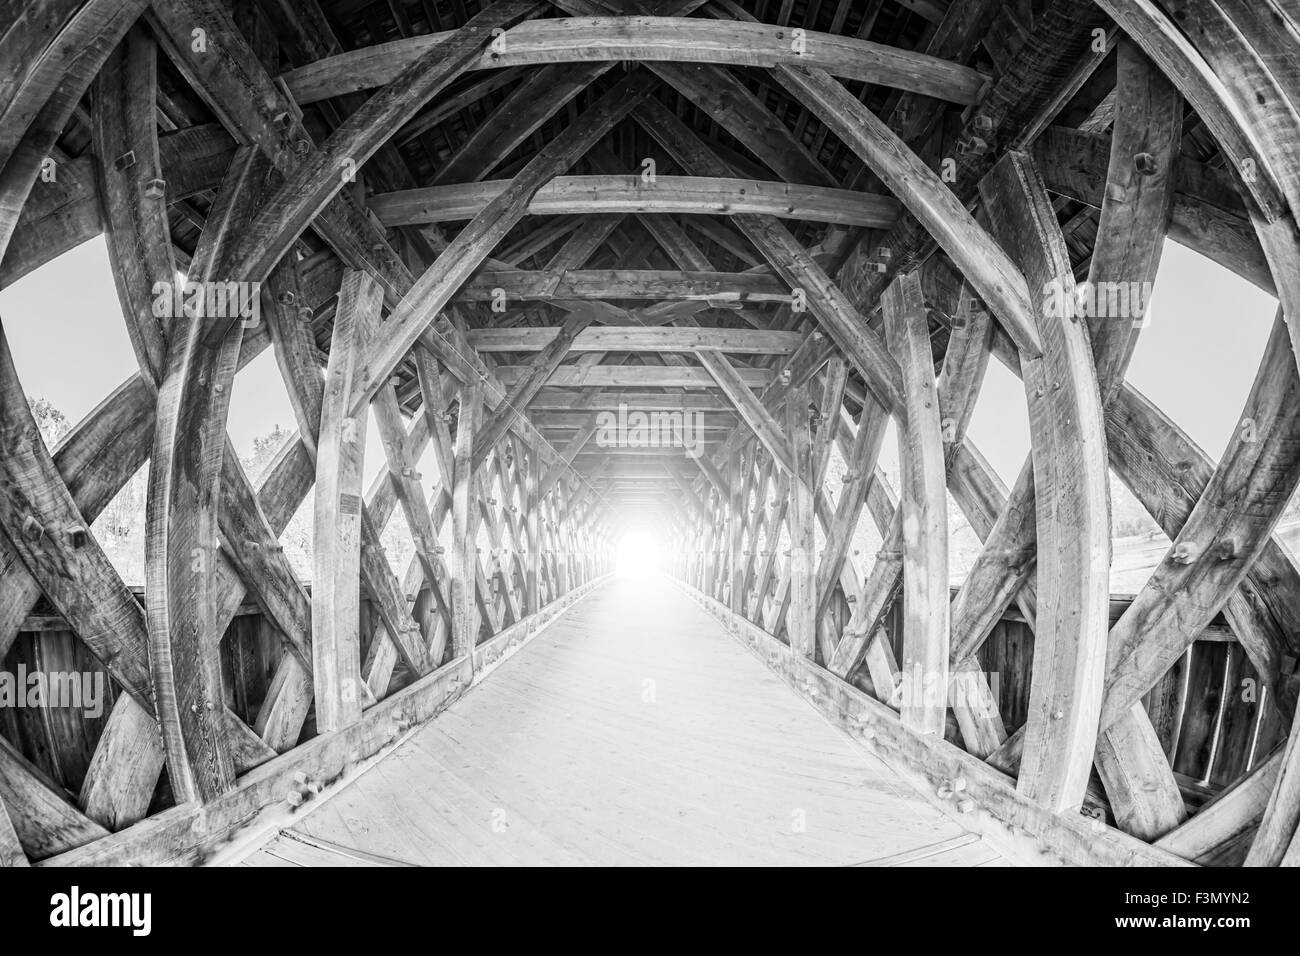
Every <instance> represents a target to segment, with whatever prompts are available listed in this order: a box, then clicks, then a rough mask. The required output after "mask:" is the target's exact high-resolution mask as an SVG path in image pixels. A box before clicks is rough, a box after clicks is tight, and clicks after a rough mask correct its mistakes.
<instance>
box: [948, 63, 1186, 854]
mask: <svg viewBox="0 0 1300 956" xmlns="http://www.w3.org/2000/svg"><path fill="white" fill-rule="evenodd" d="M1118 77H1119V78H1118V90H1117V93H1118V95H1117V99H1118V103H1119V106H1118V108H1117V112H1116V118H1115V132H1114V135H1113V137H1112V141H1111V146H1112V153H1111V162H1110V172H1109V174H1108V179H1109V180H1110V185H1108V186H1107V187H1106V196H1105V198H1104V200H1103V213H1102V214H1103V217H1104V219H1105V222H1106V223H1107V227H1106V228H1103V229H1099V232H1098V238H1097V244H1096V249H1095V251H1094V254H1093V258H1092V266H1091V269H1090V272H1089V280H1088V281H1089V282H1091V283H1092V284H1093V287H1094V288H1095V289H1102V290H1104V289H1105V288H1107V287H1108V285H1109V284H1111V283H1121V282H1122V283H1124V284H1125V285H1126V287H1127V286H1128V284H1129V283H1135V284H1137V285H1138V286H1139V287H1140V288H1142V289H1143V290H1144V291H1143V296H1145V290H1146V289H1148V288H1150V285H1151V283H1153V282H1154V279H1155V273H1156V269H1157V267H1158V264H1159V252H1160V248H1161V243H1162V240H1163V237H1164V234H1165V226H1166V223H1167V221H1168V217H1169V209H1170V204H1171V200H1172V193H1173V175H1172V173H1173V169H1174V164H1175V161H1176V159H1177V156H1178V152H1179V149H1180V145H1181V125H1182V124H1181V116H1182V108H1183V107H1182V99H1181V97H1180V96H1179V95H1178V93H1177V91H1176V90H1175V89H1174V88H1173V86H1172V85H1171V84H1169V83H1168V82H1167V81H1166V80H1165V79H1164V78H1163V77H1162V76H1161V75H1160V74H1159V73H1158V72H1156V71H1155V70H1154V69H1153V68H1152V67H1151V66H1150V65H1149V64H1148V63H1147V61H1146V59H1145V57H1144V56H1143V55H1142V54H1141V53H1140V52H1139V51H1138V50H1136V48H1134V47H1133V46H1131V45H1130V44H1128V43H1127V41H1126V42H1124V43H1123V44H1121V47H1120V50H1119V64H1118ZM1139 154H1143V169H1144V170H1145V172H1139V171H1138V168H1137V161H1136V160H1135V157H1136V156H1138V155H1139ZM1136 304H1137V305H1138V307H1139V308H1140V309H1143V310H1144V309H1145V300H1144V299H1142V298H1140V299H1139V300H1138V302H1137V303H1136ZM1089 324H1090V329H1091V330H1092V332H1093V334H1092V336H1091V340H1092V344H1093V359H1094V361H1095V363H1096V366H1097V370H1098V379H1099V390H1100V392H1101V395H1102V401H1103V404H1104V403H1105V401H1106V397H1107V396H1109V395H1113V394H1115V392H1116V391H1117V390H1118V389H1119V388H1120V386H1121V385H1122V383H1123V372H1124V369H1125V368H1126V367H1127V365H1128V361H1129V358H1130V356H1131V354H1132V348H1133V345H1134V341H1135V338H1136V334H1137V331H1138V329H1139V327H1140V319H1139V318H1138V317H1137V316H1133V317H1130V316H1123V317H1119V318H1115V317H1107V318H1096V317H1089ZM1035 515H1036V508H1035V499H1034V484H1033V481H1032V470H1031V465H1030V462H1029V461H1026V464H1025V467H1024V469H1023V470H1022V471H1021V474H1020V477H1019V479H1018V481H1017V482H1016V486H1015V488H1014V489H1013V490H1012V493H1011V496H1010V498H1009V500H1008V502H1007V504H1006V506H1005V508H1004V509H1003V510H1002V513H1001V515H1000V516H999V517H998V520H997V523H996V524H995V525H994V527H993V529H992V531H991V532H990V534H989V535H988V537H987V538H986V541H985V547H984V549H983V550H982V551H981V552H980V554H979V556H978V557H977V558H976V560H975V562H974V564H973V566H972V568H971V571H970V573H969V574H968V576H967V579H966V581H965V583H964V584H963V586H962V589H961V591H960V592H959V593H958V595H957V598H956V601H955V602H954V605H953V646H954V652H955V656H956V657H957V659H958V660H959V662H965V661H967V660H968V659H971V658H973V655H974V653H975V651H976V650H978V648H979V647H980V646H981V645H982V643H983V641H984V640H985V638H986V637H987V636H988V634H989V633H990V632H991V630H992V628H993V626H994V625H995V624H996V622H997V620H998V619H999V618H1000V617H1001V615H1002V612H1003V610H1004V609H1005V607H1006V606H1007V604H1008V603H1009V602H1010V601H1011V599H1012V598H1013V597H1015V596H1016V595H1017V594H1018V593H1023V591H1022V588H1030V590H1032V586H1031V585H1029V584H1028V583H1027V582H1030V581H1032V580H1033V573H1032V572H1033V565H1034V560H1035V552H1034V549H1035V541H1036V518H1035ZM963 666H964V665H963ZM985 752H986V753H987V752H989V751H988V750H987V749H986V751H985ZM1097 760H1098V765H1099V766H1100V767H1101V768H1102V775H1103V780H1104V782H1106V783H1107V784H1108V787H1107V790H1108V793H1110V795H1111V805H1112V811H1113V812H1114V814H1115V817H1116V820H1117V822H1118V823H1119V825H1120V826H1121V828H1123V829H1125V830H1126V831H1127V832H1131V833H1137V834H1138V835H1142V836H1145V837H1154V836H1158V835H1159V834H1161V833H1164V832H1166V831H1168V830H1170V829H1171V828H1173V827H1174V826H1176V825H1177V824H1178V823H1179V822H1180V821H1181V820H1182V819H1183V817H1184V816H1185V810H1184V808H1183V802H1182V799H1181V796H1180V795H1179V792H1178V789H1177V785H1176V783H1175V782H1174V780H1173V778H1172V776H1171V774H1170V771H1169V766H1168V761H1167V759H1166V758H1165V755H1164V752H1163V749H1162V748H1161V746H1160V744H1159V742H1158V740H1156V738H1155V734H1154V732H1153V730H1152V728H1151V727H1150V721H1149V720H1146V719H1145V716H1144V715H1140V714H1134V715H1133V719H1131V720H1127V721H1126V725H1125V726H1124V728H1123V729H1116V731H1115V733H1114V734H1113V735H1111V734H1103V736H1102V738H1101V739H1100V740H1099V743H1098V748H1097Z"/></svg>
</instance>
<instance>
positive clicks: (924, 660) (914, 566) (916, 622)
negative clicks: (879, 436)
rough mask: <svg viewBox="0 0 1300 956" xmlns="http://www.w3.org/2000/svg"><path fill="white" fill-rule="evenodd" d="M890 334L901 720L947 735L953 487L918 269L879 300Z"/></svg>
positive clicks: (925, 731)
mask: <svg viewBox="0 0 1300 956" xmlns="http://www.w3.org/2000/svg"><path fill="white" fill-rule="evenodd" d="M881 311H882V313H883V315H884V319H885V335H886V340H887V341H888V342H889V344H890V348H891V350H892V351H893V352H894V354H895V355H897V356H899V365H900V366H901V367H902V370H903V394H904V396H905V398H906V401H907V419H906V422H905V423H903V424H901V425H900V426H899V430H898V434H899V465H900V469H901V474H902V479H901V480H902V485H901V488H900V494H899V505H898V510H899V513H900V515H901V521H902V524H901V527H902V543H903V660H902V676H903V681H902V684H903V686H902V690H903V698H902V707H901V709H900V716H901V717H902V720H903V723H904V724H905V725H906V726H908V727H910V728H912V729H913V730H915V731H917V732H918V733H922V734H936V735H938V736H940V737H942V736H943V733H944V728H945V726H946V723H947V713H948V706H947V704H948V695H947V694H946V693H939V694H936V693H935V691H934V689H935V688H947V687H948V601H949V592H948V487H947V481H946V477H947V476H946V468H945V467H944V453H943V430H942V426H941V425H940V423H939V398H938V395H937V390H936V388H935V381H934V357H933V355H932V354H931V351H930V325H929V319H928V318H927V313H926V308H925V297H924V296H923V295H922V293H921V278H920V276H919V275H918V274H917V273H916V272H909V273H904V274H903V275H901V276H899V277H898V278H897V279H895V280H894V282H893V283H892V284H890V285H889V287H888V288H886V289H885V295H884V297H883V299H882V301H881Z"/></svg>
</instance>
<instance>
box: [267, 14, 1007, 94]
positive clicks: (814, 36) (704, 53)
mask: <svg viewBox="0 0 1300 956" xmlns="http://www.w3.org/2000/svg"><path fill="white" fill-rule="evenodd" d="M789 33H790V31H789V29H788V28H787V27H782V26H778V25H770V24H764V23H739V22H737V23H729V22H717V21H709V20H701V19H694V18H689V19H688V18H684V17H569V18H560V19H551V20H535V21H528V22H525V23H521V24H519V25H518V26H515V27H511V28H510V29H509V30H507V31H506V32H505V34H504V36H503V40H504V43H503V45H504V51H503V52H497V51H487V52H484V53H483V54H482V55H481V56H480V57H479V59H478V61H477V62H476V63H474V64H473V65H472V66H471V69H501V68H506V67H512V66H526V65H535V64H539V63H564V62H580V61H617V60H643V61H647V62H677V63H716V64H725V65H731V66H761V67H771V66H775V65H777V64H779V63H791V64H806V65H810V66H816V67H821V68H822V69H825V70H827V71H828V72H829V73H831V74H832V75H834V76H840V77H843V78H844V79H848V80H865V81H867V82H869V83H872V84H875V85H878V86H893V87H897V88H898V89H904V90H911V91H914V92H917V93H921V94H923V95H925V96H932V97H934V98H936V99H941V100H947V101H949V102H954V103H973V102H975V98H976V96H977V95H978V94H979V90H980V88H981V87H982V86H983V84H984V76H983V75H982V74H981V73H979V72H977V71H976V70H972V69H970V68H969V67H964V66H960V65H958V64H956V63H950V62H948V61H947V60H942V59H940V58H938V57H932V56H926V55H925V54H922V53H915V52H912V51H909V50H900V49H896V48H893V47H888V46H883V45H881V44H879V43H872V42H871V41H869V40H858V39H854V38H852V37H844V36H838V35H835V34H829V33H818V32H817V31H814V30H807V31H804V41H805V42H804V45H803V52H797V51H796V49H795V47H796V44H795V43H794V41H793V40H792V38H791V36H790V35H789ZM446 36H447V34H445V33H434V34H430V35H428V36H422V37H411V38H408V39H405V40H395V41H391V42H388V43H380V44H376V45H374V46H369V47H364V48H362V49H360V50H354V51H351V52H349V53H343V54H339V55H337V56H332V57H328V58H326V59H323V60H318V61H316V62H315V63H311V64H309V65H307V66H303V67H299V68H298V69H296V70H290V71H288V72H287V73H284V74H282V76H281V79H283V80H284V82H285V85H286V86H287V87H288V89H289V92H290V93H291V94H292V95H293V98H294V99H295V100H297V101H298V103H299V104H300V105H303V106H305V105H307V104H308V103H314V102H317V101H318V100H322V99H329V98H330V97H333V96H338V95H340V94H342V93H351V92H356V91H358V90H365V89H371V88H373V87H377V86H383V85H385V84H386V83H389V82H390V81H391V80H392V79H393V78H394V77H396V76H397V74H398V73H400V72H401V71H402V70H403V69H404V68H405V67H406V65H407V64H409V63H410V62H412V61H413V60H414V59H416V58H417V57H419V56H421V55H423V54H424V52H425V51H426V50H427V49H428V48H429V47H430V46H432V45H434V44H436V43H438V42H440V41H441V40H443V39H444V38H445V37H446Z"/></svg>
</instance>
